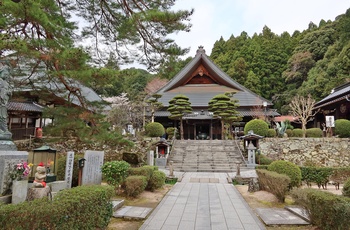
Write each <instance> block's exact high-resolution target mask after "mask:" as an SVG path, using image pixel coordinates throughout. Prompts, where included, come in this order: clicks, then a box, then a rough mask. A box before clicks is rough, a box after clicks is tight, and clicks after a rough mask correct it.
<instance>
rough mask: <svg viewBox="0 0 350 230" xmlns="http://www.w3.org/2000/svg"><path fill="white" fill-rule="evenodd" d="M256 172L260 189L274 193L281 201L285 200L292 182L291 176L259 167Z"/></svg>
mask: <svg viewBox="0 0 350 230" xmlns="http://www.w3.org/2000/svg"><path fill="white" fill-rule="evenodd" d="M256 173H257V174H258V181H259V186H260V189H261V190H265V191H268V192H270V193H272V194H274V195H275V196H276V197H277V199H278V200H279V201H281V202H284V199H285V196H286V194H287V192H288V187H289V184H290V183H291V180H290V178H289V177H288V176H287V175H283V174H279V173H276V172H273V171H268V170H265V169H257V170H256Z"/></svg>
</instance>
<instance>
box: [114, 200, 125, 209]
mask: <svg viewBox="0 0 350 230" xmlns="http://www.w3.org/2000/svg"><path fill="white" fill-rule="evenodd" d="M123 205H124V200H112V207H113V211H116V210H118V209H120V208H121V207H123Z"/></svg>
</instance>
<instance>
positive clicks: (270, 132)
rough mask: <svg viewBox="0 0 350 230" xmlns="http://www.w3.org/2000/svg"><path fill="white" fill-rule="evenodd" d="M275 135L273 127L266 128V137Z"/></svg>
mask: <svg viewBox="0 0 350 230" xmlns="http://www.w3.org/2000/svg"><path fill="white" fill-rule="evenodd" d="M276 136H277V133H276V130H274V129H269V130H267V134H266V137H276Z"/></svg>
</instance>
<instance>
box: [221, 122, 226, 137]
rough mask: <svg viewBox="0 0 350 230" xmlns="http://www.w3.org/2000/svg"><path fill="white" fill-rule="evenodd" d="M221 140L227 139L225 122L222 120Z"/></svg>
mask: <svg viewBox="0 0 350 230" xmlns="http://www.w3.org/2000/svg"><path fill="white" fill-rule="evenodd" d="M221 140H225V123H224V121H223V120H221Z"/></svg>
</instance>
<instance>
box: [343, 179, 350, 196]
mask: <svg viewBox="0 0 350 230" xmlns="http://www.w3.org/2000/svg"><path fill="white" fill-rule="evenodd" d="M342 194H343V196H347V197H350V178H349V179H348V180H347V181H345V183H344V185H343V189H342Z"/></svg>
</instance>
